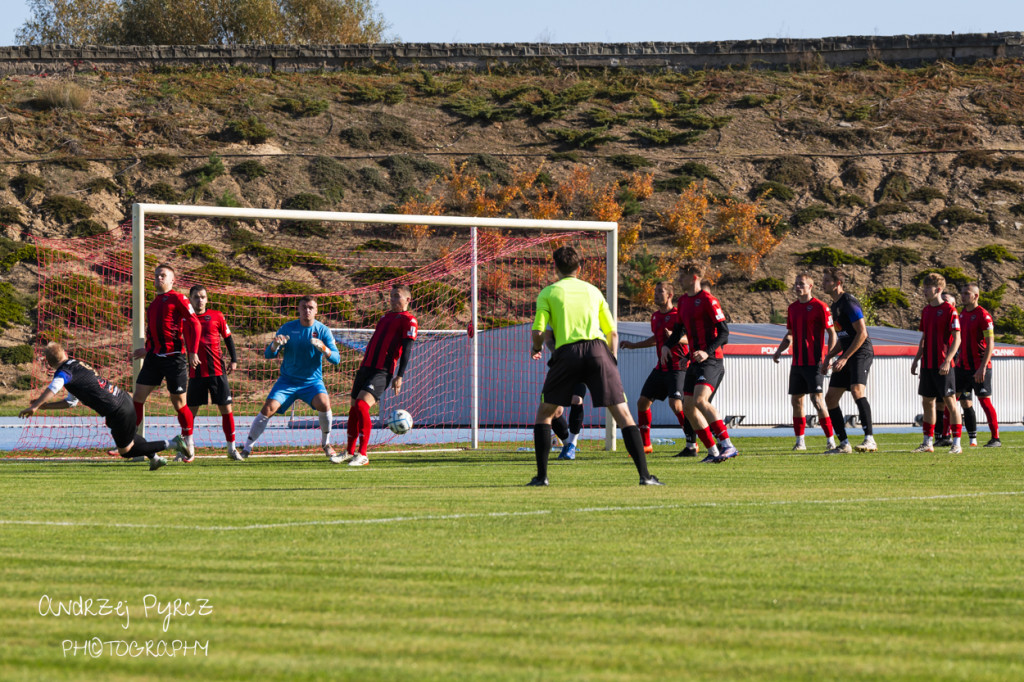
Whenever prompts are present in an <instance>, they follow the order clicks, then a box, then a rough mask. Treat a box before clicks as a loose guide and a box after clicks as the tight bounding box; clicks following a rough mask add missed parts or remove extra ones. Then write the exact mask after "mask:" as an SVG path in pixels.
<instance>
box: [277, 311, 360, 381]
mask: <svg viewBox="0 0 1024 682" xmlns="http://www.w3.org/2000/svg"><path fill="white" fill-rule="evenodd" d="M277 333H278V334H280V335H282V336H287V337H288V343H286V344H285V345H284V346H283V347H282V348H280V349H278V351H277V353H276V354H275V353H274V352H273V351H272V350H271V348H270V347H271V346H272V345H273V342H271V343H270V344H267V349H266V350H265V351H264V352H263V357H265V358H267V359H268V360H269V359H270V358H273V357H275V355H280V356H282V358H283V361H282V362H281V378H282V379H284V380H285V381H287V382H288V383H290V384H292V385H293V386H305V385H306V384H313V383H317V382H320V381H323V376H324V373H323V357H324V355H323V353H321V352H320V351H318V350H317V349H316V348H314V347H313V339H320V340H321V341H322V342H323V343H324V345H325V346H327V347H328V348H330V349H331V355H330V356H329V357H328V358H327V361H328V362H330V363H331V364H332V365H337V364H339V363H340V362H341V354H340V353H339V352H338V346H337V345H336V344H335V343H334V334H331V330H330V329H329V328H328V327H327V325H325V324H324V323H322V322H316V321H314V322H313V324H312V325H310V326H308V327H303V326H302V323H301V322H300V321H298V320H292V321H291V322H288V323H287V324H285V325H284V326H282V327H281V328H280V329H278V330H277Z"/></svg>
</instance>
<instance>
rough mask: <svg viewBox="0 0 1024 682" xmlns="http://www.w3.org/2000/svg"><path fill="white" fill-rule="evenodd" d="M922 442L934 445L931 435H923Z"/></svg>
mask: <svg viewBox="0 0 1024 682" xmlns="http://www.w3.org/2000/svg"><path fill="white" fill-rule="evenodd" d="M924 444H925V445H935V439H934V438H932V437H931V436H925V437H924Z"/></svg>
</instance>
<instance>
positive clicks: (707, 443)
mask: <svg viewBox="0 0 1024 682" xmlns="http://www.w3.org/2000/svg"><path fill="white" fill-rule="evenodd" d="M697 438H700V442H701V443H704V447H706V448H710V447H711V446H712V445H714V444H715V437H714V436H712V435H711V427H710V426H705V427H704V428H703V429H701V430H700V431H697Z"/></svg>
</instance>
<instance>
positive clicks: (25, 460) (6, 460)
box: [0, 448, 463, 464]
mask: <svg viewBox="0 0 1024 682" xmlns="http://www.w3.org/2000/svg"><path fill="white" fill-rule="evenodd" d="M462 451H463V448H434V449H431V450H381V451H380V453H379V454H380V455H415V454H419V453H424V454H425V453H428V452H462ZM318 455H319V453H316V452H293V453H281V454H278V455H263V454H260V453H256V454H254V455H252V459H253V461H255V460H260V459H273V458H277V457H316V456H318ZM196 459H227V455H196ZM125 461H127V460H125V459H124V458H123V457H18V456H17V455H14V456H12V457H0V464H19V463H21V464H38V463H39V462H90V463H92V462H125ZM168 461H173V460H171V459H168Z"/></svg>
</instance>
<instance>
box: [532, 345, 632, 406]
mask: <svg viewBox="0 0 1024 682" xmlns="http://www.w3.org/2000/svg"><path fill="white" fill-rule="evenodd" d="M578 383H584V384H586V386H587V390H588V391H590V400H591V404H592V405H593V406H594V407H608V406H611V405H618V404H619V403H624V402H626V392H625V391H624V390H622V379H621V378H620V377H619V365H618V363H617V362H615V358H614V357H612V352H611V351H610V350H608V345H607V344H606V343H605V342H604V341H602V340H600V339H592V340H589V341H577V342H576V343H569V344H566V345H564V346H560V347H559V348H556V349H555V352H554V353H552V354H551V359H550V360H548V375H547V377H546V378H545V379H544V388H543V389H542V390H541V400H542V401H544V402H546V403H548V404H550V405H568V404H569V403H571V402H572V396H573V394H574V391H575V390H576V384H578Z"/></svg>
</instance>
